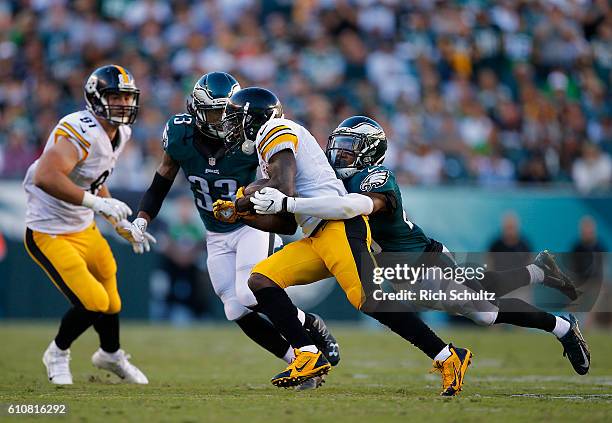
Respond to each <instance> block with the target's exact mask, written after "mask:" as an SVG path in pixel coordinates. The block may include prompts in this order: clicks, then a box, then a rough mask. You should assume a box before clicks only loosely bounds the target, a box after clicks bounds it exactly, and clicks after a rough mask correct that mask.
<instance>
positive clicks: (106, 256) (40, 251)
mask: <svg viewBox="0 0 612 423" xmlns="http://www.w3.org/2000/svg"><path fill="white" fill-rule="evenodd" d="M25 247H26V250H27V251H28V253H29V254H30V256H31V257H32V259H33V260H34V261H35V262H36V263H37V264H38V265H39V266H40V267H42V269H43V270H44V271H45V273H46V274H47V276H49V278H50V279H51V280H52V281H53V283H54V284H55V286H57V288H58V289H59V290H60V291H61V292H62V294H64V295H65V296H66V298H67V299H68V301H70V302H71V303H72V304H73V305H75V306H81V307H84V308H85V309H87V310H89V311H98V312H102V313H107V314H115V313H119V311H120V310H121V298H120V297H119V292H118V291H117V277H116V273H117V264H116V263H115V258H114V257H113V253H112V252H111V249H110V247H109V245H108V243H107V242H106V240H105V239H104V237H103V236H102V234H100V231H98V228H97V227H96V225H95V223H92V224H91V225H90V226H89V227H88V228H87V229H85V230H83V231H81V232H76V233H71V234H60V235H51V234H46V233H43V232H37V231H33V230H31V229H29V228H28V229H26V234H25Z"/></svg>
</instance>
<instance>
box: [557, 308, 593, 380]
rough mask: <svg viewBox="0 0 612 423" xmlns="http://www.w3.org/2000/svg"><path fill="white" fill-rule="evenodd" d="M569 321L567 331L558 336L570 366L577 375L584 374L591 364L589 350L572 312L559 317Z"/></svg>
mask: <svg viewBox="0 0 612 423" xmlns="http://www.w3.org/2000/svg"><path fill="white" fill-rule="evenodd" d="M561 318H562V319H564V320H567V321H568V322H569V323H570V329H569V332H567V333H566V334H565V335H563V336H562V337H561V338H559V342H561V345H563V355H564V356H566V357H567V359H568V360H569V361H570V363H572V367H574V370H575V371H576V373H578V374H579V375H586V374H587V373H588V372H589V367H590V366H591V352H590V351H589V346H588V345H587V342H586V340H585V339H584V337H583V336H582V333H580V329H579V328H578V320H576V317H574V315H573V314H570V315H569V316H568V317H563V316H562V317H561Z"/></svg>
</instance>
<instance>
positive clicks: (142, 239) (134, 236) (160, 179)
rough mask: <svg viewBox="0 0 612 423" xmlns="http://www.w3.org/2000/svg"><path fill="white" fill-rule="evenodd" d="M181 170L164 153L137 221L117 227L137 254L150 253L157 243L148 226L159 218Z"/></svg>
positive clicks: (141, 203)
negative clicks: (160, 211) (148, 230)
mask: <svg viewBox="0 0 612 423" xmlns="http://www.w3.org/2000/svg"><path fill="white" fill-rule="evenodd" d="M179 168H180V166H179V164H178V163H177V162H176V161H174V160H173V159H172V157H171V156H170V155H169V154H168V153H165V152H164V155H163V156H162V161H161V163H160V164H159V166H158V167H157V171H156V172H155V176H154V177H153V181H152V182H151V185H150V186H149V188H148V189H147V191H146V192H145V193H144V195H143V197H142V199H141V200H140V205H139V207H138V215H137V217H136V219H134V221H133V222H132V223H129V222H127V221H121V222H119V223H118V224H117V225H116V226H115V230H116V231H117V233H118V234H119V235H121V236H122V237H123V238H125V239H127V240H128V241H129V242H130V244H132V248H133V249H134V252H135V253H136V254H142V253H144V252H148V251H150V250H151V246H150V244H155V243H156V242H157V240H156V239H155V237H154V236H153V235H151V234H150V233H148V232H147V226H148V225H149V222H151V220H153V219H155V217H157V214H158V213H159V210H160V209H161V206H162V204H163V202H164V200H165V198H166V195H168V191H170V188H171V187H172V183H173V182H174V179H175V178H176V174H177V173H178V171H179Z"/></svg>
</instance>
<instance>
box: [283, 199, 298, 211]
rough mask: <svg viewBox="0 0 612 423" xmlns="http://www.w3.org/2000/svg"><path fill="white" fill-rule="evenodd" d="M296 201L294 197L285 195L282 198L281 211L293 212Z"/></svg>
mask: <svg viewBox="0 0 612 423" xmlns="http://www.w3.org/2000/svg"><path fill="white" fill-rule="evenodd" d="M295 206H296V201H295V197H285V198H283V211H285V212H289V213H295Z"/></svg>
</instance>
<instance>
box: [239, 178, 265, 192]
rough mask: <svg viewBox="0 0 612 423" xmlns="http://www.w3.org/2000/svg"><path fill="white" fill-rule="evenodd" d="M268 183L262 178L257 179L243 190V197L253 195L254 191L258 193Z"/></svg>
mask: <svg viewBox="0 0 612 423" xmlns="http://www.w3.org/2000/svg"><path fill="white" fill-rule="evenodd" d="M268 181H269V179H266V178H262V179H257V180H255V181H253V182H251V183H250V184H249V185H247V187H246V188H245V189H244V195H250V194H253V193H255V192H256V191H259V190H260V189H261V188H263V187H264V186H265V185H266V184H267V183H268Z"/></svg>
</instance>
